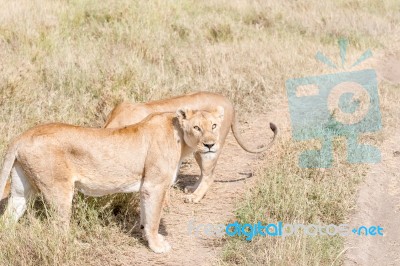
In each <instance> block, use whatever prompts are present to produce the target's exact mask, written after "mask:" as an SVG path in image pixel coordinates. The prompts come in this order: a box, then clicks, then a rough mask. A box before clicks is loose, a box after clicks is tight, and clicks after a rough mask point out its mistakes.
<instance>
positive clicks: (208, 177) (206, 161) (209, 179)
mask: <svg viewBox="0 0 400 266" xmlns="http://www.w3.org/2000/svg"><path fill="white" fill-rule="evenodd" d="M219 155H220V150H218V151H217V153H216V154H215V155H214V156H213V157H212V158H207V157H205V158H204V157H202V155H200V154H198V153H195V155H194V157H195V159H196V162H197V163H198V165H199V167H200V170H201V176H200V179H199V180H197V182H196V184H194V185H193V186H187V187H186V188H185V192H186V193H192V194H190V195H187V196H186V198H185V202H193V203H198V202H199V201H200V200H201V199H202V198H203V197H204V195H205V194H206V192H207V190H208V189H209V187H210V186H211V184H212V183H213V182H214V169H215V166H216V165H217V161H218V157H219Z"/></svg>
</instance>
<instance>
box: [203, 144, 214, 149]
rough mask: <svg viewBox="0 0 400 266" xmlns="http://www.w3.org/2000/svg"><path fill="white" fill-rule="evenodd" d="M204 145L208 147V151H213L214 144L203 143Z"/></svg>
mask: <svg viewBox="0 0 400 266" xmlns="http://www.w3.org/2000/svg"><path fill="white" fill-rule="evenodd" d="M203 144H204V146H206V147H207V148H208V149H211V148H212V146H214V143H211V144H206V143H203Z"/></svg>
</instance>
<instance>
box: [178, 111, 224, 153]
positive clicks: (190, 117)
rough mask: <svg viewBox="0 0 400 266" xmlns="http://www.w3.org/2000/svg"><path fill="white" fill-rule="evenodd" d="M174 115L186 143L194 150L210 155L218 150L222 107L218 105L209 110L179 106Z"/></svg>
mask: <svg viewBox="0 0 400 266" xmlns="http://www.w3.org/2000/svg"><path fill="white" fill-rule="evenodd" d="M176 115H177V118H178V120H179V124H180V126H181V128H182V129H183V134H184V140H185V142H186V144H187V145H188V146H189V147H191V148H193V149H195V152H198V153H200V154H208V155H212V154H215V153H216V152H217V151H218V150H219V148H220V144H219V131H220V130H219V128H220V126H221V123H222V121H223V118H224V108H222V107H221V106H218V107H216V109H215V110H213V111H211V112H208V111H194V110H191V109H189V108H181V109H178V111H177V112H176Z"/></svg>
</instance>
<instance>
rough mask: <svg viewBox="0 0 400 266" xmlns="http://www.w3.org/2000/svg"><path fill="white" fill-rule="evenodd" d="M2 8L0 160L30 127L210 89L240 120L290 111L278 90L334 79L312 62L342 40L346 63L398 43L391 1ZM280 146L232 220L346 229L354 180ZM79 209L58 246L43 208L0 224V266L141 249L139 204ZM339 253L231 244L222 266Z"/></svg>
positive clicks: (302, 244)
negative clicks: (310, 165)
mask: <svg viewBox="0 0 400 266" xmlns="http://www.w3.org/2000/svg"><path fill="white" fill-rule="evenodd" d="M0 6H1V9H0V106H1V108H0V129H1V130H0V150H1V154H4V150H5V147H6V145H7V143H8V142H9V141H10V140H11V139H12V138H13V137H14V136H16V135H18V134H19V133H21V132H22V131H23V130H25V129H27V128H29V127H31V126H33V125H36V124H40V123H44V122H54V121H59V122H66V123H72V124H78V125H85V126H100V125H102V123H103V122H104V118H105V116H106V115H107V114H108V112H109V111H110V110H111V109H112V108H113V106H114V105H115V104H116V103H118V102H120V101H122V100H129V101H131V102H136V101H147V100H151V99H159V98H163V97H169V96H172V95H178V94H183V93H187V92H192V91H198V90H208V91H215V92H219V93H222V94H224V95H226V96H228V97H229V98H230V99H231V100H232V101H233V102H234V103H235V104H236V106H237V108H238V109H239V110H241V111H242V112H243V113H247V114H253V115H256V114H257V113H259V112H266V111H270V110H273V109H274V108H282V111H283V112H287V110H286V109H285V104H286V102H287V99H286V91H285V87H284V86H285V85H284V84H285V80H286V79H288V78H293V77H302V76H308V75H318V74H323V73H327V71H330V70H328V69H326V68H325V67H324V66H323V65H322V64H320V63H318V62H316V60H315V53H316V51H322V52H324V53H325V54H326V55H328V56H329V57H330V58H332V59H333V60H334V61H335V62H339V56H338V54H339V52H338V51H339V50H338V46H337V40H338V38H340V37H345V38H347V39H348V40H349V42H350V47H349V53H348V57H349V62H354V61H355V59H356V58H357V57H358V56H359V55H360V54H361V53H362V52H364V51H365V50H366V49H368V48H370V49H371V50H372V51H374V52H375V54H380V53H381V54H382V53H384V52H385V51H392V50H394V49H395V48H396V46H395V45H396V44H398V43H399V41H400V32H399V27H398V25H400V16H399V14H400V4H399V3H398V1H397V0H386V1H379V0H358V1H356V0H353V1H344V0H338V1H333V0H332V1H317V0H312V1H306V0H300V1H245V0H238V1H129V0H115V1H86V0H85V1H79V0H72V1H49V0H41V1H27V0H23V1H6V0H0ZM379 89H380V96H381V110H382V115H383V124H384V125H387V126H391V125H392V123H393V120H392V119H391V117H390V116H387V115H385V112H386V114H387V113H389V112H391V111H392V110H393V108H394V107H393V106H392V105H391V104H390V101H389V99H393V98H394V97H395V98H396V99H399V98H400V97H399V93H398V90H397V91H396V89H398V88H395V87H394V86H392V85H390V84H387V83H383V84H380V87H379ZM278 125H279V123H278ZM283 126H284V127H285V126H288V125H283ZM375 141H378V142H379V139H375ZM278 145H279V148H278V149H277V150H278V151H279V153H278V154H276V155H275V156H274V157H273V160H272V163H270V164H269V166H268V169H260V170H259V172H258V177H259V185H258V186H257V188H255V189H254V190H253V191H250V192H249V193H248V195H246V200H245V202H244V203H243V204H242V205H241V206H239V207H238V208H239V209H238V211H237V218H238V220H239V221H241V222H245V221H247V222H254V221H258V220H260V221H263V222H267V221H274V222H275V221H285V222H294V221H297V222H304V223H324V224H328V223H334V224H339V223H341V222H343V221H345V219H346V215H347V214H348V212H349V211H350V209H351V206H352V200H353V197H354V191H355V188H356V185H357V183H358V182H359V181H360V179H361V176H362V171H361V170H362V169H360V167H358V166H352V165H348V164H346V163H345V162H344V160H337V161H336V162H335V168H334V170H327V171H317V170H301V169H299V168H298V167H297V165H296V159H295V158H297V154H298V153H297V151H298V150H302V149H304V145H303V144H296V143H292V142H291V140H290V138H288V137H283V138H282V139H281V140H280V143H279V144H278ZM336 149H337V150H338V151H343V150H344V147H343V145H341V144H340V143H338V145H337V147H336ZM268 160H269V161H271V157H270V158H268ZM338 166H340V167H338ZM339 168H340V169H341V170H340V171H338V170H337V169H339ZM82 198H83V197H81V196H77V197H76V199H75V211H74V217H73V221H72V226H71V227H72V232H71V234H70V236H69V237H68V238H64V237H62V236H61V235H59V233H58V231H57V229H56V228H54V226H53V225H52V223H51V222H50V220H49V219H47V218H46V217H47V216H48V213H47V212H46V211H43V208H44V207H45V206H43V204H40V202H39V203H37V204H36V205H39V207H38V206H36V207H34V208H31V209H30V211H29V213H28V214H27V215H25V217H24V218H23V219H22V221H21V222H20V223H19V224H17V225H16V226H15V228H7V227H5V226H2V227H1V228H0V264H1V265H55V264H57V265H58V264H63V265H65V264H68V265H75V264H79V265H82V264H92V263H94V262H93V261H94V260H92V258H94V257H96V258H101V257H102V256H109V257H110V256H111V257H112V256H118V254H120V253H121V252H126V250H128V249H129V248H130V247H132V246H135V245H139V244H140V245H142V244H143V243H138V238H133V237H132V236H131V230H132V227H134V226H135V222H136V217H137V216H136V215H137V213H136V211H135V206H136V205H135V204H133V205H132V207H129V208H130V210H129V211H128V210H127V209H126V208H128V207H126V204H125V203H126V202H122V203H118V202H119V201H127V198H126V197H125V198H124V197H116V198H113V199H112V201H113V206H116V205H117V206H121V207H119V208H113V207H110V205H107V204H105V203H104V202H106V201H107V199H98V200H95V199H89V200H88V199H85V200H82ZM133 200H134V201H135V202H136V199H135V198H134V199H133ZM122 206H125V207H122ZM116 209H117V210H116ZM267 212H268V213H269V216H265V213H267ZM342 249H343V243H342V240H341V239H340V238H328V237H325V238H318V237H315V238H305V237H302V236H298V237H293V238H290V239H286V240H285V241H280V240H275V239H271V238H257V239H255V240H254V241H252V242H251V243H248V242H246V241H245V240H242V239H238V238H231V239H228V241H227V245H226V248H225V252H224V254H223V257H222V258H221V263H228V264H231V263H242V264H244V263H246V264H259V265H261V264H271V263H274V264H282V265H288V264H297V265H319V264H320V265H329V264H331V263H332V262H333V261H334V260H335V259H336V257H337V256H338V254H339V253H340V251H341V250H342ZM21 254H23V255H21ZM255 254H256V255H255ZM96 261H98V260H96ZM108 261H110V259H109V260H108ZM336 262H337V263H339V262H340V258H339V260H336Z"/></svg>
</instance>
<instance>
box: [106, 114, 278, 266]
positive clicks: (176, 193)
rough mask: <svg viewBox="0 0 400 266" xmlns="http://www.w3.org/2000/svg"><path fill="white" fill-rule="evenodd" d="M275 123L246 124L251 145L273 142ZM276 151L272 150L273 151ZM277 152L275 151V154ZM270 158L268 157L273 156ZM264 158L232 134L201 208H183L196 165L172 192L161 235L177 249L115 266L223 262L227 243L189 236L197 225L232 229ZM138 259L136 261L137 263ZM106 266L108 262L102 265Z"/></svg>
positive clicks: (138, 253) (140, 251)
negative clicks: (190, 228) (255, 141)
mask: <svg viewBox="0 0 400 266" xmlns="http://www.w3.org/2000/svg"><path fill="white" fill-rule="evenodd" d="M270 121H272V119H271V117H267V116H266V115H262V116H259V117H258V118H257V119H256V120H254V121H251V123H249V124H247V123H246V124H244V123H241V124H242V128H243V133H242V134H243V136H244V138H245V139H246V140H250V141H251V140H253V139H255V138H256V137H260V138H261V139H264V140H266V141H268V140H269V139H270V138H271V137H272V132H271V131H270V130H269V126H268V123H269V122H270ZM272 149H273V148H272ZM270 152H272V151H270ZM268 154H269V152H267V153H266V155H267V156H268ZM260 156H262V155H256V154H250V153H247V152H245V151H243V150H242V149H241V148H240V146H239V145H238V144H237V143H236V141H235V139H234V138H233V136H232V134H231V133H230V134H229V135H228V138H227V140H226V143H225V145H224V148H223V152H222V155H221V157H220V159H219V162H218V165H217V168H216V172H215V176H216V181H215V183H214V184H213V185H212V186H211V188H210V190H209V192H208V193H207V195H206V197H205V198H204V199H203V200H202V201H201V202H200V203H199V204H186V203H184V202H183V197H184V195H185V194H184V193H183V192H182V188H183V187H184V186H185V185H187V184H191V183H194V182H195V178H196V177H198V175H199V169H198V166H197V164H196V163H195V161H194V159H190V160H189V162H188V163H185V164H184V165H183V167H182V168H181V172H180V176H179V181H178V183H177V187H176V188H174V189H172V191H171V207H170V210H169V212H168V213H164V214H163V216H162V224H161V232H162V234H164V235H166V239H167V240H168V241H169V242H170V244H171V245H172V248H173V250H172V251H171V252H169V253H167V254H155V253H153V252H151V251H150V250H149V249H148V248H147V247H146V246H145V245H140V246H139V247H135V250H134V254H132V253H130V252H128V250H127V252H121V255H120V256H119V260H118V261H112V262H111V261H110V262H109V263H110V264H112V265H132V263H134V264H135V265H199V266H200V265H212V264H214V263H215V262H216V260H217V259H218V258H219V257H220V256H219V253H220V251H221V249H222V244H223V240H221V238H216V237H214V238H211V237H206V236H205V235H204V236H203V237H196V236H194V235H193V234H189V232H188V226H189V223H190V221H194V223H195V224H196V225H198V224H207V223H211V224H215V225H216V224H221V223H222V224H227V223H229V221H232V220H233V219H234V217H235V216H234V214H233V213H232V211H233V210H235V203H237V201H238V200H239V199H241V198H242V197H243V196H244V193H245V191H246V190H247V189H248V188H249V186H251V185H252V184H254V181H255V180H254V179H255V178H253V177H252V176H253V171H254V170H255V168H256V167H257V165H258V164H259V163H260V162H261V157H260ZM132 257H134V258H135V259H134V261H132ZM103 263H104V261H103Z"/></svg>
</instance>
